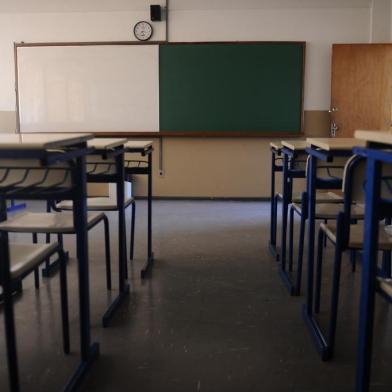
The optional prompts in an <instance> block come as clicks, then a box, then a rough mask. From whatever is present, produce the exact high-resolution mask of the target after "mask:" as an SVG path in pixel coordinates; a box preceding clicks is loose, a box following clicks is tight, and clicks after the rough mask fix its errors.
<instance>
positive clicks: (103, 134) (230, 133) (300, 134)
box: [14, 40, 306, 138]
mask: <svg viewBox="0 0 392 392" xmlns="http://www.w3.org/2000/svg"><path fill="white" fill-rule="evenodd" d="M184 44H192V45H209V44H211V45H214V44H220V45H221V44H222V45H224V44H231V45H232V44H238V45H242V44H300V45H302V47H303V51H302V53H303V58H302V75H301V81H302V88H301V129H300V131H299V132H295V133H294V132H260V131H246V132H238V131H235V132H233V131H194V132H188V131H187V132H185V131H184V132H181V131H163V132H118V131H114V132H111V131H110V130H108V131H103V132H93V133H94V135H95V136H96V137H135V138H137V137H151V138H157V137H158V138H159V137H207V138H211V137H214V138H219V137H234V138H237V137H238V138H239V137H256V138H282V137H290V138H300V137H303V136H304V90H305V89H304V80H305V57H306V41H206V42H205V41H200V42H168V41H167V40H163V41H147V42H144V41H143V42H139V41H89V42H85V41H81V42H20V43H18V42H14V63H15V98H16V132H17V133H20V111H19V86H18V73H19V70H18V48H27V47H42V46H111V45H113V46H114V45H117V46H118V45H124V46H126V45H159V46H161V45H184Z"/></svg>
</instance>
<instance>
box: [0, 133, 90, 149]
mask: <svg viewBox="0 0 392 392" xmlns="http://www.w3.org/2000/svg"><path fill="white" fill-rule="evenodd" d="M92 138H93V135H91V134H89V133H15V134H9V133H8V134H1V135H0V149H1V150H10V149H15V150H47V149H51V148H60V147H66V146H72V145H73V144H78V143H82V142H85V141H87V140H90V139H92Z"/></svg>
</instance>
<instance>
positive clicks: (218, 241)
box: [0, 201, 392, 392]
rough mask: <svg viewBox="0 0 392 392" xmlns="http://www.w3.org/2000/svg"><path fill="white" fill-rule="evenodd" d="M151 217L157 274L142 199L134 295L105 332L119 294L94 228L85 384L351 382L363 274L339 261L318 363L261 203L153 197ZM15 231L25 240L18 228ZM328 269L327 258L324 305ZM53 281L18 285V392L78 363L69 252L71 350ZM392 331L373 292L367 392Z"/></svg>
mask: <svg viewBox="0 0 392 392" xmlns="http://www.w3.org/2000/svg"><path fill="white" fill-rule="evenodd" d="M30 206H31V203H30ZM33 208H35V209H39V208H40V206H38V205H37V204H35V205H33ZM110 220H111V245H112V256H113V260H112V264H113V279H115V278H116V272H117V268H116V254H117V248H116V241H117V234H116V232H117V231H116V215H115V214H110ZM153 222H154V225H153V230H154V252H155V257H156V263H155V266H154V271H153V274H152V277H151V278H149V279H147V280H145V281H141V279H140V277H139V274H140V268H141V266H142V265H143V263H144V260H145V255H146V235H145V233H146V203H145V202H144V201H138V202H137V222H136V223H137V224H136V230H137V236H136V254H135V260H134V261H133V262H132V263H131V265H130V272H131V278H130V282H131V285H132V287H131V294H130V296H129V298H128V299H127V300H126V301H125V302H124V303H123V306H122V307H121V309H120V311H119V312H118V313H117V315H116V317H115V319H114V320H113V323H112V326H111V327H109V328H107V329H102V328H101V316H102V314H103V312H104V311H105V309H106V307H107V305H108V304H109V303H110V298H111V296H112V295H113V294H114V293H113V294H110V293H107V291H106V289H105V275H104V258H103V257H104V252H103V234H102V229H101V228H99V227H97V228H96V229H94V230H93V231H92V232H91V234H90V247H89V249H90V266H91V269H90V276H91V278H90V284H91V322H92V336H93V340H95V341H99V342H100V345H101V356H100V357H99V359H98V360H97V361H96V362H95V363H94V365H93V367H92V368H91V371H90V373H89V374H88V376H87V377H86V378H85V380H84V382H83V384H82V387H81V390H82V391H128V390H129V391H137V392H150V391H157V392H161V391H162V392H163V391H165V392H166V391H170V392H177V391H178V392H187V391H203V392H204V391H206V392H207V391H208V392H213V391H214V392H215V391H230V392H231V391H236V392H237V391H249V392H250V391H252V392H253V391H271V392H275V391H276V392H278V391H300V392H306V391H337V392H343V391H352V390H353V389H354V387H353V385H354V377H355V354H356V340H357V323H358V320H357V317H358V312H357V309H358V286H359V277H360V269H359V270H358V271H357V272H356V273H355V274H352V273H351V271H350V268H349V265H348V263H344V268H343V273H342V284H341V287H342V291H341V292H342V295H341V302H340V303H341V307H340V313H339V320H338V323H339V325H338V333H337V348H336V355H335V359H334V360H333V361H331V362H329V363H323V362H321V361H320V359H319V356H318V354H317V353H316V351H315V348H314V346H313V343H312V340H311V338H310V336H309V334H308V332H307V330H306V329H305V325H304V322H303V320H302V316H301V306H302V304H303V301H304V298H303V297H299V298H291V297H289V296H288V294H287V291H286V289H285V287H284V286H283V284H282V282H281V280H280V277H279V275H278V273H277V265H276V263H275V262H274V260H273V259H272V258H271V256H270V254H269V252H268V247H267V243H268V236H269V231H268V230H269V204H268V203H262V202H216V201H159V202H155V203H154V220H153ZM16 237H17V239H18V240H27V241H29V240H30V237H29V236H25V235H18V236H16ZM13 238H14V239H15V236H13ZM65 244H66V248H67V249H68V250H70V252H71V256H74V255H75V246H74V238H73V237H72V236H68V238H67V239H66V242H65ZM331 254H332V252H331V251H329V255H331ZM330 267H331V264H330V263H328V262H326V263H325V270H326V274H325V281H324V287H325V288H326V290H325V292H324V294H325V295H324V297H325V302H324V306H323V310H324V311H325V310H326V309H327V304H328V297H327V295H328V292H327V288H328V287H329V285H328V284H329V282H330V277H329V273H328V271H330V269H331V268H330ZM305 272H306V270H305ZM114 281H115V280H114ZM58 286H59V285H58V277H57V276H55V277H53V278H51V279H45V280H44V281H43V282H42V284H41V288H40V289H39V290H35V289H34V286H33V277H32V276H31V277H28V278H26V280H25V281H24V292H23V295H21V296H20V297H19V298H17V299H16V302H15V313H16V324H17V335H18V351H19V365H20V374H21V384H22V390H23V391H59V390H61V387H62V385H63V384H64V383H65V382H66V380H67V379H68V378H69V376H70V375H71V373H72V371H73V370H74V369H75V367H76V366H77V363H78V302H77V272H76V263H75V260H74V259H71V261H70V263H69V268H68V286H69V301H70V318H71V329H72V341H71V344H72V353H71V355H69V356H64V355H63V353H62V348H61V347H62V346H61V324H60V306H59V287H58ZM0 318H1V320H0V337H1V338H0V355H1V357H0V391H6V390H7V388H8V387H7V372H6V366H5V345H4V338H3V336H4V330H3V320H2V314H1V313H0ZM391 327H392V320H391V309H390V306H389V305H388V304H387V303H386V302H385V301H384V300H382V299H381V298H378V300H377V313H376V328H375V350H374V351H375V354H374V361H373V363H374V372H373V377H372V391H379V392H381V391H382V392H384V391H385V392H386V391H389V392H390V391H391V390H392V374H391V372H390V364H391V360H392V341H391V337H392V334H391V333H390V331H391Z"/></svg>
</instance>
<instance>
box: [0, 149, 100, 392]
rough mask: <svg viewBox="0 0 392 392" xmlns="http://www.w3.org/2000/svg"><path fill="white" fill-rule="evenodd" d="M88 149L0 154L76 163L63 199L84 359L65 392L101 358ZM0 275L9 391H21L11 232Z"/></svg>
mask: <svg viewBox="0 0 392 392" xmlns="http://www.w3.org/2000/svg"><path fill="white" fill-rule="evenodd" d="M88 151H89V149H88V148H87V143H86V142H83V143H79V144H74V145H72V147H67V148H66V149H64V151H63V152H48V151H46V150H44V149H31V150H23V154H21V151H20V150H17V149H16V150H12V149H10V150H7V151H0V158H13V159H15V158H16V159H18V158H19V159H28V158H31V159H40V160H41V161H42V162H43V163H44V164H45V165H51V164H53V163H55V162H61V161H63V162H64V161H70V160H71V159H73V160H74V162H75V167H74V169H73V170H72V178H73V184H74V186H73V187H72V188H71V189H69V190H66V191H64V192H62V193H61V197H62V198H63V199H65V200H67V199H68V200H73V206H74V207H73V216H74V224H75V231H76V242H77V258H78V280H79V317H80V351H81V360H80V364H79V366H78V368H77V369H76V371H75V372H74V374H73V375H72V377H71V378H70V380H69V381H68V382H67V384H66V385H65V387H64V391H67V392H68V391H75V390H76V389H77V387H78V385H79V384H80V382H81V380H82V378H83V377H84V375H85V374H86V372H87V371H88V369H89V368H90V366H91V365H92V363H93V361H94V360H95V359H96V358H97V357H98V355H99V344H98V343H91V336H90V300H89V265H88V246H87V229H86V226H87V225H86V222H87V203H86V154H87V153H88ZM6 198H7V195H6V194H3V195H2V197H1V207H2V208H1V211H0V215H1V216H0V218H1V219H2V220H4V219H6V217H7V214H6V203H5V200H6ZM12 198H13V199H15V200H21V199H30V200H42V199H46V198H48V199H51V198H53V194H52V195H50V194H46V195H43V194H39V193H31V192H23V190H21V191H20V192H18V193H17V194H16V193H13V194H12ZM0 258H1V261H2V262H1V263H0V273H1V276H2V279H3V290H4V323H5V334H6V345H7V362H8V373H9V382H10V390H11V391H12V392H18V391H19V390H20V385H19V371H18V360H17V347H16V333H15V320H14V311H13V299H12V296H11V292H12V291H11V287H10V260H9V248H8V233H7V232H0Z"/></svg>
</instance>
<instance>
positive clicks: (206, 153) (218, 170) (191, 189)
mask: <svg viewBox="0 0 392 392" xmlns="http://www.w3.org/2000/svg"><path fill="white" fill-rule="evenodd" d="M304 120H305V121H304V123H305V135H304V136H328V126H329V115H328V112H326V111H306V112H305V119H304ZM14 129H15V112H4V111H3V112H0V131H3V132H4V131H13V130H14ZM272 140H273V139H270V138H168V137H167V138H164V139H163V156H162V158H163V170H164V175H163V176H159V139H156V140H155V141H154V155H153V159H154V161H153V163H154V168H153V172H154V177H153V187H154V195H155V196H161V197H236V198H237V197H238V198H256V197H257V198H258V197H269V190H270V177H271V176H270V167H271V165H270V157H271V155H270V150H269V143H270V142H271V141H272ZM279 180H280V177H279V176H278V179H277V182H278V183H280V181H279ZM145 191H146V178H145V177H143V176H138V177H137V178H136V179H135V183H134V194H135V195H136V196H144V195H145Z"/></svg>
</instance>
